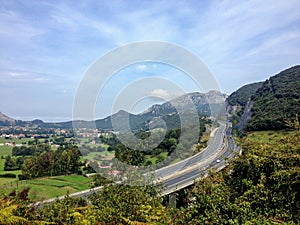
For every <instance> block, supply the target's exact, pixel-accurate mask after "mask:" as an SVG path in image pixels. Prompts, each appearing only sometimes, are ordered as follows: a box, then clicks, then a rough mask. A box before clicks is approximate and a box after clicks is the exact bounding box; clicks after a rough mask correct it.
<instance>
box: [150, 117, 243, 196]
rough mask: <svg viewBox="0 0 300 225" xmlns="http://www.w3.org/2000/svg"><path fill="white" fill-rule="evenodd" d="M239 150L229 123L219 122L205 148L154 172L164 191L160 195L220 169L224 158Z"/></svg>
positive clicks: (223, 164)
mask: <svg viewBox="0 0 300 225" xmlns="http://www.w3.org/2000/svg"><path fill="white" fill-rule="evenodd" d="M239 152H240V149H239V148H237V146H236V145H235V143H234V140H233V139H232V137H231V127H230V124H229V123H227V124H225V123H221V124H220V127H219V129H218V130H217V132H216V133H215V135H214V136H213V137H212V138H211V141H210V143H209V145H208V146H207V148H206V149H205V150H203V151H202V152H201V153H199V154H197V155H194V156H192V157H190V158H188V159H186V160H183V161H181V162H180V163H178V164H175V165H171V166H169V167H166V168H162V169H160V170H159V171H155V173H156V174H157V175H158V176H159V178H160V179H158V180H157V182H159V181H160V182H161V183H162V185H163V187H164V191H163V193H162V195H167V194H170V193H172V192H174V191H176V190H180V189H182V188H185V187H187V186H189V185H191V184H193V183H194V182H195V180H198V179H200V178H203V177H205V176H207V174H208V171H209V170H210V169H213V168H214V169H216V170H221V169H223V168H224V167H225V166H226V160H227V159H230V158H233V157H234V156H235V155H236V154H238V153H239Z"/></svg>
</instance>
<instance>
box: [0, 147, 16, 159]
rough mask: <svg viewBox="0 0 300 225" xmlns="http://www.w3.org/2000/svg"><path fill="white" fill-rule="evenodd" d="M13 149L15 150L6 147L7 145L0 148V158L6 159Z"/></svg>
mask: <svg viewBox="0 0 300 225" xmlns="http://www.w3.org/2000/svg"><path fill="white" fill-rule="evenodd" d="M12 149H13V146H6V145H3V146H0V157H1V156H3V157H5V156H8V155H11V154H12Z"/></svg>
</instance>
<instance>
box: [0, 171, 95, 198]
mask: <svg viewBox="0 0 300 225" xmlns="http://www.w3.org/2000/svg"><path fill="white" fill-rule="evenodd" d="M92 182H93V180H92V179H91V178H87V177H84V176H80V175H69V176H57V177H44V178H38V179H33V180H23V181H18V180H17V179H12V178H1V179H0V189H1V190H2V191H4V192H5V193H6V194H8V193H10V192H11V191H13V190H22V189H24V188H27V187H28V188H30V191H29V197H30V198H31V199H32V200H34V201H39V200H43V199H49V198H54V197H58V196H62V195H66V194H71V193H74V192H78V191H82V190H85V189H89V188H90V187H91V185H92Z"/></svg>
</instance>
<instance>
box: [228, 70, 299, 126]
mask: <svg viewBox="0 0 300 225" xmlns="http://www.w3.org/2000/svg"><path fill="white" fill-rule="evenodd" d="M227 103H228V111H229V112H231V113H233V123H234V125H236V126H237V127H238V129H239V130H241V129H245V130H247V131H253V130H279V129H284V128H287V123H288V122H290V121H293V120H295V119H296V117H297V115H299V114H300V66H299V65H298V66H294V67H292V68H289V69H287V70H284V71H282V72H280V73H279V74H277V75H275V76H272V77H270V78H269V79H268V80H266V81H264V82H259V83H253V84H248V85H245V86H243V87H241V88H239V89H238V90H237V91H235V92H233V93H232V94H231V95H230V96H229V97H228V98H227ZM247 103H248V104H247ZM246 108H247V110H245V109H246ZM240 121H243V126H241V127H239V126H240V124H239V122H240ZM238 125H239V126H238Z"/></svg>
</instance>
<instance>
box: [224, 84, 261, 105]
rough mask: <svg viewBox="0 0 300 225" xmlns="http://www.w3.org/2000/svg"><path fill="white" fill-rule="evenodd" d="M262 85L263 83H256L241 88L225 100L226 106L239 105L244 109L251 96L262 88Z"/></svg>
mask: <svg viewBox="0 0 300 225" xmlns="http://www.w3.org/2000/svg"><path fill="white" fill-rule="evenodd" d="M262 84H263V82H257V83H252V84H247V85H244V86H242V87H241V88H239V89H238V90H237V91H235V92H233V93H232V94H231V95H230V96H229V97H228V98H227V102H228V104H229V105H232V106H234V105H240V106H243V107H244V106H245V105H246V104H247V102H248V101H249V99H250V98H251V97H252V95H254V94H255V92H256V91H257V90H258V88H260V87H261V86H262Z"/></svg>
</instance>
